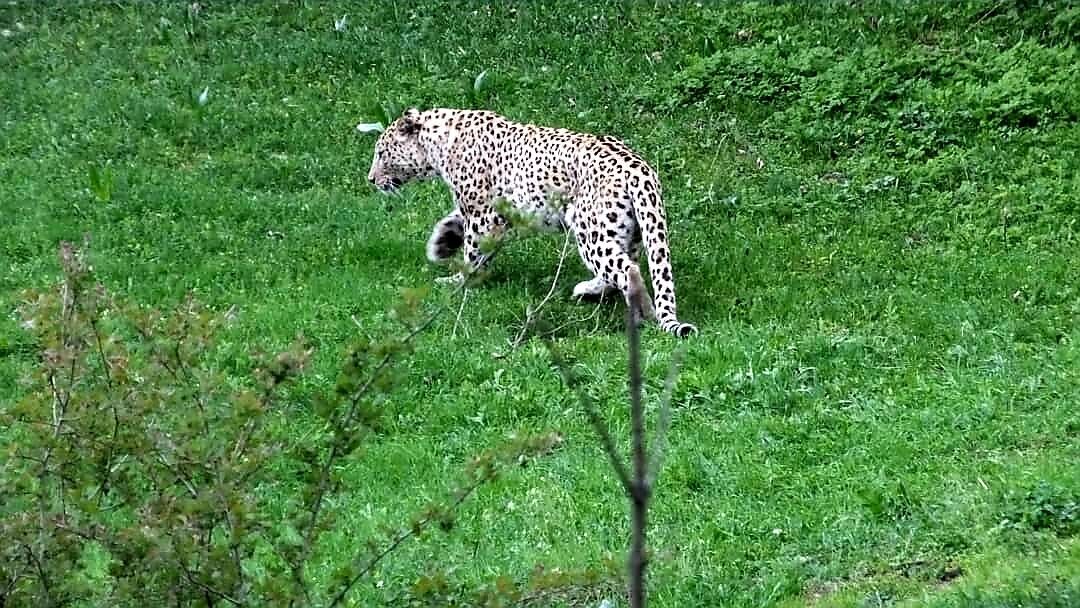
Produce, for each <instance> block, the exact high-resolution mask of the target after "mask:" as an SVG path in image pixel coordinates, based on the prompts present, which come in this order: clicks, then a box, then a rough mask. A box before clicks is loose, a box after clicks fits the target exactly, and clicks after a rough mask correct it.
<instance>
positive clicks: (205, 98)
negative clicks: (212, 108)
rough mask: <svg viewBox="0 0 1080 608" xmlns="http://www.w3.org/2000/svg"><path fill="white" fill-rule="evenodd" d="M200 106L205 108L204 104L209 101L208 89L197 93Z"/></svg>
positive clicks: (205, 88)
mask: <svg viewBox="0 0 1080 608" xmlns="http://www.w3.org/2000/svg"><path fill="white" fill-rule="evenodd" d="M196 101H198V102H199V105H200V106H205V105H206V102H208V101H210V87H203V90H202V93H199V97H198V99H196Z"/></svg>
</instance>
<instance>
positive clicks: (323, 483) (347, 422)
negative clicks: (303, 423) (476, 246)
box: [289, 279, 467, 606]
mask: <svg viewBox="0 0 1080 608" xmlns="http://www.w3.org/2000/svg"><path fill="white" fill-rule="evenodd" d="M466 284H467V279H466V280H463V281H462V282H461V285H459V286H458V290H459V291H463V290H465V289H466V287H465V286H466ZM447 309H448V306H447V305H446V304H443V305H442V306H439V307H438V308H437V309H435V311H434V312H432V313H431V315H429V316H428V318H427V319H426V320H425V321H424V322H423V323H421V324H420V325H417V326H416V327H414V328H413V329H412V331H410V332H409V333H408V334H406V335H405V337H404V338H402V339H401V344H407V343H409V342H411V341H412V339H413V338H415V337H416V336H417V335H419V334H420V333H422V332H424V331H425V330H427V328H429V327H431V325H432V324H433V323H435V321H436V319H438V318H439V317H440V316H442V315H443V313H445V312H446V310H447ZM392 359H393V353H392V352H391V353H387V354H386V355H384V356H383V358H382V359H381V360H380V361H379V363H378V364H377V365H376V366H375V368H374V369H373V370H372V372H371V375H370V376H369V377H368V379H367V381H366V382H365V383H364V384H363V385H362V386H361V387H360V388H358V389H357V390H356V391H355V392H354V393H353V396H352V399H351V401H350V403H349V409H348V411H347V412H346V413H345V417H344V418H342V420H341V427H342V428H346V429H347V428H350V427H351V426H352V424H353V420H354V419H355V417H356V414H357V412H358V411H359V407H360V400H361V399H362V398H363V397H364V395H366V394H367V392H368V390H370V389H371V386H372V385H373V384H374V383H375V381H376V380H377V379H378V378H379V377H380V374H381V373H382V372H383V370H384V369H385V368H386V366H387V365H389V364H390V361H391V360H392ZM341 446H342V443H341V442H340V441H334V442H333V444H332V445H331V446H330V453H329V454H328V455H327V457H326V460H325V461H323V463H322V467H321V468H320V470H319V482H318V485H317V486H316V490H315V496H314V498H313V499H312V503H311V507H310V509H311V517H310V519H308V521H307V526H306V528H305V530H304V532H303V534H302V538H303V542H304V544H303V547H302V548H301V551H300V555H299V557H298V558H297V562H296V563H295V564H290V566H291V567H292V569H293V573H294V578H296V582H297V584H298V585H299V586H300V587H301V588H302V589H303V590H304V592H305V595H306V593H307V587H306V584H305V581H304V580H303V572H304V561H305V560H306V559H307V557H308V555H309V554H310V552H311V547H312V545H313V543H314V537H315V530H316V527H317V523H318V521H319V516H320V515H321V513H322V506H323V503H324V501H325V499H326V493H327V492H328V491H329V484H330V469H331V468H332V467H333V465H334V463H335V462H336V461H337V459H338V457H340V455H341V454H340V450H341ZM294 604H295V602H294V601H290V602H289V605H290V606H292V605H294Z"/></svg>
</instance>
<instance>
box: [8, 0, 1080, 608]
mask: <svg viewBox="0 0 1080 608" xmlns="http://www.w3.org/2000/svg"><path fill="white" fill-rule="evenodd" d="M345 14H347V15H348V17H347V23H346V24H345V26H344V28H343V30H344V31H336V30H335V27H334V21H335V19H336V18H340V17H341V16H342V15H345ZM0 29H2V30H3V35H2V36H0V73H2V74H3V76H2V77H0V310H2V311H3V314H2V315H0V405H2V404H4V403H10V402H12V401H13V400H14V399H15V398H17V396H18V395H19V394H20V390H21V389H20V384H19V382H18V380H19V378H20V377H21V376H22V375H23V374H24V373H26V371H27V370H29V369H30V367H31V366H32V365H33V363H34V352H35V351H34V348H35V347H34V344H32V343H31V341H30V339H29V338H28V337H27V335H26V334H25V333H24V332H23V331H22V330H21V329H20V327H19V325H18V322H17V320H16V318H15V316H14V315H13V314H12V311H13V310H14V308H15V306H16V304H17V302H18V300H19V294H20V291H21V290H22V289H24V288H27V287H30V286H43V285H46V284H49V283H51V282H53V281H55V279H56V277H57V275H58V272H59V270H58V265H57V262H56V256H55V249H56V246H57V243H58V242H59V241H60V240H62V239H74V240H78V239H81V238H82V235H83V234H84V233H88V234H89V235H90V236H91V240H92V250H91V252H92V253H91V256H92V257H91V259H92V261H93V263H94V266H95V268H96V269H97V272H98V274H99V276H100V278H101V279H102V280H103V281H104V282H105V283H106V284H107V285H108V286H110V288H111V289H113V290H114V291H116V292H118V293H121V294H124V295H125V296H127V297H130V298H132V299H134V300H136V301H138V302H142V303H145V304H149V305H159V304H168V303H172V302H177V301H179V300H181V299H182V298H183V297H184V295H185V294H186V293H188V292H191V293H194V294H195V295H196V296H197V297H198V298H199V299H201V300H202V301H204V302H206V303H207V304H209V305H210V306H212V307H214V308H216V309H219V310H225V309H228V308H230V307H234V308H235V311H236V313H237V322H236V323H235V325H234V326H233V327H231V328H230V329H229V330H228V332H227V334H226V335H225V336H223V339H222V341H221V344H220V348H219V350H218V351H216V352H215V353H214V360H215V361H216V362H217V364H218V365H220V367H221V368H222V369H224V370H227V371H228V372H229V373H230V374H232V375H234V376H235V378H236V379H237V381H244V380H245V379H246V378H247V376H246V373H247V372H246V370H247V369H248V367H249V365H250V360H249V355H248V353H249V351H250V350H251V349H253V348H254V347H257V346H258V347H263V348H267V349H270V348H281V347H284V346H285V345H287V344H288V343H289V341H290V340H291V339H292V338H293V337H294V336H295V335H296V334H297V333H303V334H304V335H306V336H307V337H308V338H309V339H310V340H311V341H312V343H313V344H315V345H316V346H317V347H318V351H317V353H316V355H315V360H314V363H313V367H312V371H311V373H310V374H308V375H307V376H306V377H305V380H304V381H303V383H302V384H301V385H299V386H298V387H297V388H296V389H295V390H294V391H293V392H292V393H291V394H290V399H291V405H290V406H289V410H288V412H286V413H285V416H286V423H285V424H286V430H287V431H288V432H290V433H295V435H296V437H297V440H298V441H303V437H304V433H305V429H306V428H307V421H308V420H309V417H310V416H311V413H310V405H309V399H310V395H311V394H313V393H314V392H316V391H318V390H322V389H324V388H325V387H326V386H327V385H328V384H330V383H331V382H332V380H333V377H334V373H335V366H336V364H337V361H338V357H339V350H340V347H341V345H343V344H344V343H345V342H346V341H347V340H348V338H349V337H350V336H353V335H355V334H357V333H358V332H359V333H361V334H367V335H372V336H382V335H387V334H388V333H390V332H396V331H399V329H398V328H397V325H396V324H395V322H394V321H393V319H392V318H391V317H390V316H389V315H388V314H387V312H386V311H387V310H388V309H389V308H390V307H391V306H392V305H393V304H394V303H395V301H397V300H398V299H399V298H400V293H401V290H402V289H404V288H409V287H418V286H429V285H432V283H433V279H434V278H435V277H437V276H439V275H440V274H441V273H444V272H445V271H444V270H443V269H439V268H434V267H431V266H430V265H428V264H427V263H426V262H425V260H424V249H423V242H424V240H425V239H426V237H427V233H428V231H429V230H430V227H431V225H432V224H433V223H434V222H435V221H436V220H437V219H438V218H439V217H441V216H442V214H443V213H445V212H446V211H447V210H449V209H450V205H451V202H450V197H449V194H448V193H447V192H446V191H445V189H444V188H442V187H441V186H440V185H438V184H428V185H419V186H414V187H411V188H409V189H408V190H406V192H405V194H404V196H403V197H400V198H390V197H381V196H379V195H377V194H376V193H374V192H373V191H372V190H371V189H370V188H369V187H368V185H367V184H366V180H365V175H366V172H367V169H368V166H369V162H370V155H371V149H372V144H373V143H374V137H373V136H371V135H362V134H358V133H356V131H355V130H354V129H353V127H354V126H355V125H356V124H357V123H358V122H364V121H367V120H371V119H373V118H376V117H377V116H376V113H375V111H374V110H373V108H377V107H379V106H380V105H382V106H387V105H397V106H402V105H416V106H420V107H432V106H452V107H456V106H467V105H474V106H482V107H487V108H490V109H494V110H497V111H499V112H501V113H504V114H506V115H508V116H510V117H512V118H515V119H520V120H526V121H532V122H539V123H544V124H550V125H558V126H566V127H571V128H576V129H580V130H586V131H592V132H597V133H610V134H615V135H618V136H620V137H623V138H624V139H625V140H626V141H628V142H629V143H630V144H631V145H632V146H634V147H635V148H636V149H638V150H640V151H641V152H642V154H643V155H644V156H645V157H646V158H648V159H650V160H651V161H652V162H653V163H654V164H655V166H656V167H657V168H658V170H659V171H660V174H661V178H662V179H663V181H664V184H665V190H666V197H667V205H668V214H669V218H670V223H671V230H670V237H671V239H672V243H673V251H674V264H675V276H676V284H677V288H678V295H679V304H680V313H681V314H680V316H681V317H683V318H684V320H686V321H690V322H693V323H696V324H697V325H698V327H699V328H700V329H701V333H700V335H699V336H697V337H695V338H693V339H692V340H691V341H690V344H689V351H688V354H687V359H686V363H685V366H684V369H683V372H682V375H681V378H680V380H679V384H678V388H677V390H676V392H675V397H674V422H673V427H672V431H671V436H670V449H669V452H668V456H667V461H666V467H665V469H664V471H663V473H662V475H661V483H660V485H659V487H658V488H657V495H656V502H655V506H654V510H653V513H652V522H651V529H650V534H651V544H652V548H653V550H654V551H655V555H654V560H653V562H652V564H651V567H650V588H651V599H652V603H653V605H655V606H671V607H675V606H680V607H681V606H733V607H734V606H740V607H741V606H804V605H813V606H852V607H854V606H884V605H900V606H935V607H938V606H940V607H953V606H956V607H959V606H964V607H990V606H1060V607H1065V606H1076V605H1080V540H1078V539H1077V534H1078V532H1080V506H1078V504H1080V408H1078V405H1077V404H1078V403H1080V329H1078V325H1077V322H1078V320H1080V287H1078V286H1080V234H1078V233H1080V223H1078V222H1080V121H1078V118H1080V88H1078V87H1077V82H1080V67H1078V66H1080V46H1078V45H1077V40H1078V39H1080V9H1077V8H1076V6H1075V4H1072V3H1069V2H1064V1H1063V2H1057V3H1055V2H1035V1H1021V0H1003V1H994V0H966V1H964V2H955V3H953V2H910V3H908V2H905V3H899V4H893V3H887V2H872V1H867V2H804V3H769V2H755V3H750V2H747V3H724V4H719V3H717V4H713V3H690V2H678V3H664V2H658V3H655V4H654V3H637V2H626V3H623V2H592V3H585V4H583V5H579V4H578V3H573V2H564V1H553V2H545V3H542V4H531V3H530V4H525V3H522V4H516V3H513V4H512V3H492V4H481V3H454V2H437V1H428V2H417V3H410V2H378V3H375V2H372V3H366V4H365V5H354V4H347V3H333V2H327V3H323V2H303V1H300V2H295V1H290V2H285V1H282V2H258V3H240V2H235V3H232V2H217V1H215V2H206V3H203V6H202V7H201V10H199V11H198V12H197V14H193V13H192V12H191V11H190V10H189V8H188V5H187V4H185V3H131V4H127V3H113V2H94V3H76V2H27V1H23V0H19V1H17V2H10V3H8V2H5V3H3V5H2V6H0ZM484 71H486V78H485V80H484V82H485V84H484V86H482V87H480V88H479V89H477V88H475V87H474V82H475V78H476V76H477V75H478V74H480V73H481V72H484ZM203 92H205V96H204V98H203V101H204V102H205V103H200V100H199V96H200V94H201V93H203ZM561 246H562V238H561V237H545V238H533V239H528V240H524V241H521V242H516V243H513V244H512V245H511V246H509V247H508V248H507V249H506V250H505V251H503V252H502V253H501V254H500V257H499V258H498V259H497V261H496V263H495V264H494V267H493V275H492V277H491V278H490V280H489V281H488V282H487V283H486V284H485V285H483V286H481V287H479V288H477V289H473V290H471V291H470V292H469V293H468V299H467V302H466V304H465V306H464V307H461V308H460V310H461V312H460V315H458V314H457V311H458V309H459V306H458V303H457V302H456V301H454V300H452V298H453V294H452V293H451V292H450V291H448V290H441V289H433V291H432V294H431V296H430V305H432V306H434V305H437V304H439V303H440V302H444V303H448V304H449V305H450V306H451V307H452V310H453V314H450V315H448V316H444V317H443V318H441V320H440V321H439V322H438V323H437V324H436V325H435V326H434V327H433V328H432V329H431V330H430V331H429V332H428V333H426V334H424V335H423V336H421V337H420V339H419V341H418V346H417V351H416V353H415V355H414V356H412V357H411V358H410V359H409V360H408V361H407V362H406V363H404V364H403V366H402V374H403V379H404V381H403V382H402V383H401V384H400V385H399V386H398V387H397V388H395V389H394V390H393V392H392V393H390V395H389V396H388V399H387V401H386V403H385V408H386V420H385V422H386V425H385V428H384V429H383V432H382V433H381V434H380V436H379V437H378V439H376V440H374V441H372V442H371V443H369V444H368V445H367V446H366V447H365V448H364V449H363V450H362V451H361V452H360V453H359V454H358V455H357V457H355V458H354V459H351V460H350V461H349V462H347V470H346V471H345V475H346V477H347V478H348V479H349V480H350V484H351V487H352V488H353V490H352V491H350V492H349V493H348V494H347V496H346V497H345V498H344V499H342V500H341V501H339V502H338V503H335V504H333V505H332V506H333V508H334V509H336V510H338V511H339V512H340V517H341V521H342V522H343V523H344V524H345V527H344V530H345V532H342V533H341V534H340V535H339V536H336V537H335V538H332V539H330V541H329V542H331V543H332V544H336V545H338V546H340V547H341V548H342V549H343V550H344V549H347V548H348V547H350V546H353V545H354V544H355V543H357V542H359V540H358V539H362V538H364V536H365V534H368V533H370V532H372V531H374V530H376V529H378V528H379V527H380V526H382V525H385V524H396V523H400V522H401V513H403V512H408V511H411V510H414V509H417V508H419V507H421V506H422V505H423V504H424V503H425V502H426V501H427V500H429V499H430V498H432V497H437V496H439V495H440V493H441V492H443V490H444V488H445V487H446V482H445V479H446V478H447V477H452V476H453V475H454V474H455V472H456V471H458V470H460V468H461V465H462V463H463V462H464V461H465V460H466V459H467V458H468V457H469V456H470V455H471V454H474V453H477V452H479V451H480V450H483V449H485V448H487V447H490V446H493V445H496V444H498V443H499V442H500V441H502V440H504V439H505V438H506V437H507V436H508V435H509V434H510V433H512V432H515V431H529V432H531V431H542V430H546V429H557V430H558V431H560V432H561V433H562V434H563V436H564V437H565V442H564V444H563V446H562V447H561V448H560V449H559V450H558V451H557V452H556V453H554V454H552V455H550V456H548V457H546V458H544V459H542V460H540V461H538V462H537V463H536V464H535V466H531V467H528V468H525V469H522V470H521V471H517V472H515V473H513V474H512V475H508V476H506V477H503V478H500V479H499V480H498V481H497V482H496V483H494V484H492V485H490V486H488V487H485V488H484V489H483V490H482V491H480V492H479V494H478V495H477V497H476V498H475V499H474V500H472V501H470V502H469V503H467V504H466V506H465V507H464V510H463V511H462V514H461V518H460V521H459V523H458V526H457V529H456V530H455V531H454V532H453V533H452V534H449V535H446V536H442V535H434V536H431V537H430V538H429V539H425V540H424V541H423V542H418V543H413V544H410V545H407V546H405V547H404V548H403V549H402V550H401V551H400V552H399V553H398V554H396V555H395V556H394V558H393V559H392V560H390V561H388V562H386V564H385V566H384V567H382V568H381V569H380V571H379V572H377V573H376V576H374V577H373V578H372V579H371V581H370V583H368V584H365V585H364V586H362V588H361V589H360V590H359V591H358V593H357V597H356V602H357V603H356V605H358V606H366V605H372V604H375V603H377V602H378V601H380V600H383V599H385V598H387V597H392V596H393V593H394V591H396V590H400V589H401V588H402V587H403V586H407V585H409V584H411V582H412V581H414V580H415V579H416V578H417V576H419V575H420V573H422V572H425V571H427V570H428V569H430V568H431V567H432V566H436V565H437V566H439V567H440V568H444V569H447V570H449V571H450V572H451V573H452V575H453V576H454V577H455V580H459V581H460V582H461V583H462V584H465V585H472V584H478V583H481V582H488V581H491V580H492V579H494V578H495V577H496V576H498V575H500V574H507V575H509V576H511V577H514V578H518V579H520V578H522V577H524V576H525V575H526V574H527V573H528V572H529V571H530V570H531V569H532V568H533V567H534V566H535V565H536V564H538V563H543V564H547V565H549V566H556V565H557V566H562V567H586V566H590V565H597V564H600V563H601V562H603V560H605V559H607V558H610V557H613V556H614V557H620V556H621V555H622V553H623V552H624V551H625V547H626V543H627V540H626V539H627V536H626V535H627V527H628V524H627V511H626V506H625V501H624V500H623V498H622V496H621V493H620V490H619V488H618V486H617V484H616V481H615V479H614V477H613V476H612V474H611V471H610V470H609V467H608V465H607V462H606V460H605V459H604V457H603V453H602V451H601V450H600V448H599V445H598V442H597V441H596V439H595V436H594V434H593V433H592V431H591V429H590V427H589V426H588V423H587V421H586V419H585V417H584V415H583V413H582V412H581V411H580V409H579V408H578V407H577V405H576V402H575V401H574V400H573V399H572V398H571V397H570V396H569V395H568V394H567V392H566V391H565V389H564V388H563V387H562V385H561V383H560V381H559V378H558V375H557V374H556V373H555V371H553V369H552V367H551V365H550V362H549V359H548V356H547V354H546V352H545V351H544V349H543V348H542V346H541V345H540V344H539V343H538V342H537V341H535V340H533V341H529V342H526V343H525V344H523V345H522V346H521V347H520V348H517V349H510V348H508V342H507V341H508V339H512V338H513V337H514V336H515V335H516V334H517V331H518V329H519V327H520V323H521V320H522V318H523V317H524V312H525V310H526V307H527V306H529V305H530V304H535V303H537V302H538V301H539V300H540V299H541V298H542V297H543V296H544V294H545V293H546V292H547V290H548V288H549V286H550V284H551V282H552V279H553V277H554V269H555V263H556V261H557V260H558V257H559V250H560V248H561ZM585 278H587V277H586V273H585V270H584V269H583V267H582V266H581V264H580V262H579V261H578V260H577V259H576V257H575V258H571V259H570V261H569V262H568V264H567V268H566V269H565V272H564V273H563V274H562V275H561V276H560V277H559V279H558V285H557V292H556V295H555V296H554V297H553V298H552V300H551V301H550V303H549V304H547V306H546V307H545V309H544V310H545V312H546V314H547V316H548V318H549V319H552V320H554V321H556V322H558V321H559V320H573V321H574V323H572V324H570V325H569V326H568V327H567V328H565V329H563V330H562V331H561V333H560V336H559V338H558V342H559V345H560V347H561V348H562V349H564V350H565V351H566V352H567V353H569V354H570V355H572V357H573V358H574V360H575V362H576V363H575V366H576V368H577V370H578V371H579V372H581V374H583V376H584V377H585V378H587V386H588V390H589V391H590V392H591V393H592V394H593V395H595V396H596V397H597V399H598V400H599V403H600V404H601V408H602V410H603V411H604V413H605V414H606V415H607V416H608V418H609V420H610V421H611V422H612V427H613V429H614V430H615V432H616V433H617V435H618V436H619V437H623V438H627V437H628V430H627V429H628V426H629V422H628V420H627V407H626V402H625V396H624V395H625V380H624V374H625V370H626V361H625V337H624V334H623V331H622V327H621V323H622V307H621V305H618V304H614V303H608V304H605V305H602V306H600V307H599V308H594V307H589V306H581V305H577V304H574V303H573V302H572V301H571V298H570V297H569V291H570V289H571V287H572V286H573V285H574V283H576V282H577V281H580V280H584V279H585ZM676 344H677V342H676V341H675V340H674V339H672V338H670V337H668V336H666V335H662V334H661V333H660V332H658V331H657V330H656V329H655V328H654V327H651V326H650V327H649V328H648V329H647V330H646V332H645V348H646V354H645V368H646V371H647V373H648V374H649V377H648V381H647V391H648V392H649V393H650V394H651V395H653V396H655V395H657V394H658V393H659V389H660V387H661V386H662V382H663V374H664V371H665V369H666V366H667V361H668V358H669V356H670V354H671V352H672V351H673V350H674V348H675V347H676ZM282 485H283V487H286V486H287V485H288V480H287V479H283V480H282ZM270 491H275V490H274V489H271V490H270ZM332 567H333V564H330V563H328V564H327V565H326V568H327V571H329V570H330V569H331V568H332ZM609 595H610V593H609ZM613 599H614V598H613ZM598 603H599V601H598V600H592V604H591V605H596V604H598Z"/></svg>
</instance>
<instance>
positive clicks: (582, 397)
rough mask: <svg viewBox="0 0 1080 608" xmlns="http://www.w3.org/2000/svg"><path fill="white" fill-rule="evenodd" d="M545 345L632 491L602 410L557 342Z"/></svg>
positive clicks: (622, 478)
mask: <svg viewBox="0 0 1080 608" xmlns="http://www.w3.org/2000/svg"><path fill="white" fill-rule="evenodd" d="M544 345H545V346H547V349H548V353H550V355H551V358H552V361H554V363H555V367H557V368H558V370H559V375H560V376H562V379H563V382H565V383H566V386H567V387H568V388H569V389H570V390H572V391H574V393H575V394H576V395H577V398H578V401H579V402H580V403H581V406H582V407H583V408H584V409H585V416H586V417H587V418H588V419H589V424H591V425H592V427H593V429H594V430H595V431H596V434H597V435H599V437H600V445H601V447H603V448H604V453H605V454H607V457H608V460H609V461H610V462H611V468H612V469H614V470H615V475H616V476H617V477H618V478H619V484H620V485H622V487H623V489H624V490H626V491H628V492H629V491H630V488H631V487H632V485H631V480H630V473H629V472H628V471H627V470H626V465H625V464H624V463H623V461H622V457H621V456H619V450H618V449H617V448H616V447H615V440H614V439H613V438H612V437H611V432H610V431H609V430H608V428H607V425H606V424H604V419H603V418H602V417H601V416H600V412H599V411H598V410H597V409H596V404H594V403H593V402H592V399H590V398H589V395H588V394H587V393H586V392H585V390H584V389H583V388H582V387H581V385H580V384H579V383H578V382H577V381H576V380H574V377H573V375H572V374H571V373H570V367H569V365H568V364H567V362H566V361H565V360H564V359H563V358H562V356H561V354H560V353H559V351H558V349H556V348H555V344H554V343H553V342H552V341H551V340H550V339H546V340H544Z"/></svg>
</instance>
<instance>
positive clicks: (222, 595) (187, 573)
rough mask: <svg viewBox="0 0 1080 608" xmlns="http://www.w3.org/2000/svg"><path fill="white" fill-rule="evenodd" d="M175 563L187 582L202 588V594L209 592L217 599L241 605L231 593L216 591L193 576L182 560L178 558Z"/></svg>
mask: <svg viewBox="0 0 1080 608" xmlns="http://www.w3.org/2000/svg"><path fill="white" fill-rule="evenodd" d="M176 563H177V564H178V565H179V566H180V569H181V570H183V571H184V578H186V579H187V581H188V582H189V583H191V584H192V585H195V586H196V587H198V588H199V589H200V590H202V592H203V593H204V594H209V595H212V596H214V597H216V598H218V599H222V600H225V601H226V602H229V603H230V604H232V605H233V606H241V605H243V604H241V603H240V601H239V600H237V599H236V598H234V597H232V596H231V595H229V594H227V593H225V592H223V591H218V590H217V589H214V588H213V587H211V586H210V585H207V584H206V583H204V582H202V581H200V580H198V579H197V578H195V576H194V574H193V573H192V572H191V570H189V569H188V567H187V564H185V563H184V562H183V560H180V559H179V558H178V559H177V560H176ZM211 603H212V602H211Z"/></svg>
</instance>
